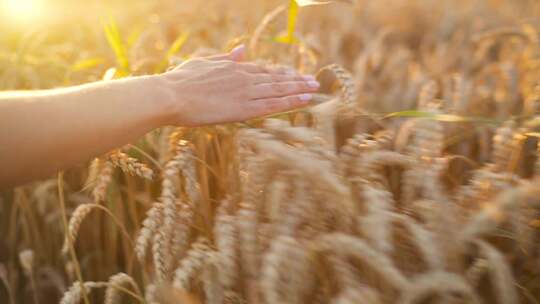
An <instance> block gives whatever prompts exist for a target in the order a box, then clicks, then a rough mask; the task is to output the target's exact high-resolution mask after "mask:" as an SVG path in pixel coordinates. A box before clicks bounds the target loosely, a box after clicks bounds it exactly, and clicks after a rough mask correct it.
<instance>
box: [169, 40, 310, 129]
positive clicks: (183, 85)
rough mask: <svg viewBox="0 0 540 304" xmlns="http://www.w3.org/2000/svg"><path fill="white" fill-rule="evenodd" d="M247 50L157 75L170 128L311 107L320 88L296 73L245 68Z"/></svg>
mask: <svg viewBox="0 0 540 304" xmlns="http://www.w3.org/2000/svg"><path fill="white" fill-rule="evenodd" d="M243 57H245V47H243V46H240V47H237V48H235V49H234V50H233V51H231V52H230V53H228V54H224V55H219V56H213V57H207V58H200V59H191V60H188V61H186V62H184V63H183V64H181V65H180V66H179V67H177V68H176V69H174V70H172V71H170V72H167V73H165V74H162V75H159V77H161V79H162V82H161V83H162V86H161V88H162V89H163V90H165V92H166V96H167V97H166V99H167V100H168V101H167V102H168V104H169V107H167V108H168V109H169V110H168V111H169V115H168V117H169V121H168V123H171V124H175V125H181V126H191V127H194V126H201V125H208V124H216V123H225V122H235V121H243V120H247V119H251V118H255V117H260V116H264V115H268V114H272V113H276V112H283V111H287V110H291V109H294V108H298V107H302V106H306V105H308V104H309V101H310V100H311V98H312V96H311V93H313V92H316V91H317V90H318V88H319V83H318V82H317V81H316V80H315V78H314V77H313V76H307V75H304V76H303V75H299V74H297V73H295V72H294V71H292V70H287V69H283V68H273V67H265V66H263V65H260V64H255V63H244V62H240V60H241V59H242V58H243Z"/></svg>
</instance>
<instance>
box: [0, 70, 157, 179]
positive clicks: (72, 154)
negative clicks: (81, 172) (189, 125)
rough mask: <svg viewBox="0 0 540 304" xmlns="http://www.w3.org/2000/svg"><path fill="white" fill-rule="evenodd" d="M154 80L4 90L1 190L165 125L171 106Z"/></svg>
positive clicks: (1, 103) (0, 110)
mask: <svg viewBox="0 0 540 304" xmlns="http://www.w3.org/2000/svg"><path fill="white" fill-rule="evenodd" d="M151 81H153V78H151V76H149V77H144V78H143V77H141V78H130V79H125V80H117V81H112V82H98V83H92V84H87V85H83V86H78V87H72V88H66V89H59V90H50V91H38V92H28V93H24V92H23V93H17V92H14V93H1V92H0V188H5V187H9V186H12V185H16V184H20V183H24V182H27V181H30V180H32V179H36V178H42V177H46V176H48V175H50V174H53V173H54V172H56V171H58V170H62V169H65V168H69V167H71V166H74V165H76V164H78V163H81V162H83V161H86V160H88V159H90V158H91V157H94V156H97V155H100V154H102V153H105V152H107V151H108V150H110V149H113V148H115V147H119V146H122V145H124V144H127V143H129V142H133V141H135V140H136V139H137V138H139V137H141V136H142V135H144V134H145V133H146V132H148V131H150V130H152V129H153V128H156V127H159V126H160V125H162V124H163V123H164V122H165V118H164V115H163V114H164V113H166V109H164V106H163V105H164V103H161V102H160V100H159V98H161V97H160V96H159V89H158V88H156V86H158V83H157V82H156V84H155V85H149V82H151ZM143 82H144V85H143Z"/></svg>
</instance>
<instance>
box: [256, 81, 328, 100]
mask: <svg viewBox="0 0 540 304" xmlns="http://www.w3.org/2000/svg"><path fill="white" fill-rule="evenodd" d="M319 86H320V85H319V83H318V82H317V81H315V80H308V81H287V82H273V83H263V84H257V85H254V86H252V87H251V88H250V89H249V92H248V96H249V97H250V99H261V98H272V97H283V96H289V95H298V94H303V93H314V92H316V91H317V90H318V89H319Z"/></svg>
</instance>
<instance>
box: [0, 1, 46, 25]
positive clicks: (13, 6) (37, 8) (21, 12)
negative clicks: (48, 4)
mask: <svg viewBox="0 0 540 304" xmlns="http://www.w3.org/2000/svg"><path fill="white" fill-rule="evenodd" d="M0 7H1V9H2V13H3V14H4V15H5V17H6V18H8V19H9V20H12V21H14V22H24V23H27V22H32V21H33V20H35V19H36V18H37V17H39V16H40V15H41V14H42V13H43V8H44V7H43V2H42V0H0Z"/></svg>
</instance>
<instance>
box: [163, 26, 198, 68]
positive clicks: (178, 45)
mask: <svg viewBox="0 0 540 304" xmlns="http://www.w3.org/2000/svg"><path fill="white" fill-rule="evenodd" d="M189 34H190V33H189V32H188V31H185V32H183V33H182V34H181V35H180V36H178V38H176V39H175V40H174V41H173V43H172V44H171V46H170V47H169V49H168V50H167V53H165V56H164V58H163V59H162V60H161V61H160V63H159V64H158V65H157V66H156V68H155V69H154V70H155V72H156V73H161V72H163V71H164V70H165V69H166V68H167V65H168V64H169V60H170V59H171V57H172V56H174V55H175V54H177V53H178V52H180V50H181V49H182V47H183V46H184V44H185V43H186V41H187V39H188V38H189Z"/></svg>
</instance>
